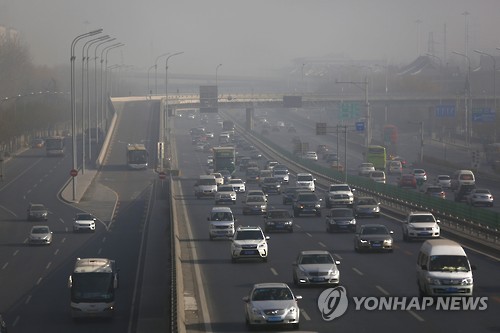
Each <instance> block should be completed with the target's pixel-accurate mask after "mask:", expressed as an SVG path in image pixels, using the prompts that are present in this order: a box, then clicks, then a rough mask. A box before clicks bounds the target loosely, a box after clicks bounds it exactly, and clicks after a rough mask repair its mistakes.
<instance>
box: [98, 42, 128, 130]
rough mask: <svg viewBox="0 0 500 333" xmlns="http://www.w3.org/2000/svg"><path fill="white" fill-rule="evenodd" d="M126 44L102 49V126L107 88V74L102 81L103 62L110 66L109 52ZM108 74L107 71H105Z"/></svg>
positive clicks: (117, 44) (116, 44)
mask: <svg viewBox="0 0 500 333" xmlns="http://www.w3.org/2000/svg"><path fill="white" fill-rule="evenodd" d="M124 45H125V44H123V43H115V44H112V45H109V46H107V47H105V48H103V49H102V51H101V121H100V124H101V126H103V123H104V113H105V110H106V109H107V108H106V109H105V108H104V93H105V91H106V90H105V89H107V87H106V85H107V76H105V77H104V84H103V83H102V81H103V80H102V73H103V63H104V65H105V66H106V67H107V66H108V52H109V50H111V49H114V48H117V47H121V46H124ZM104 53H106V56H104ZM104 70H106V68H104ZM105 74H106V73H105Z"/></svg>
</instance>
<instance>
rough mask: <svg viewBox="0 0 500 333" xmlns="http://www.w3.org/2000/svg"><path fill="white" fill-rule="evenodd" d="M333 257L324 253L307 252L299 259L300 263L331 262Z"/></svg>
mask: <svg viewBox="0 0 500 333" xmlns="http://www.w3.org/2000/svg"><path fill="white" fill-rule="evenodd" d="M331 263H333V258H332V257H331V256H329V255H326V254H307V255H303V256H302V258H301V259H300V260H299V264H300V265H313V264H331Z"/></svg>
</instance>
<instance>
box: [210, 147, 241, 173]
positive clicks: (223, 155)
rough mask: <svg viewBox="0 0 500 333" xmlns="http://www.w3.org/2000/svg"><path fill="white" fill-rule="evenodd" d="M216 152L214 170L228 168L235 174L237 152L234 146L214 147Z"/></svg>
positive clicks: (218, 170)
mask: <svg viewBox="0 0 500 333" xmlns="http://www.w3.org/2000/svg"><path fill="white" fill-rule="evenodd" d="M212 150H213V153H214V172H220V171H221V170H227V171H229V173H230V174H233V172H234V170H235V168H236V166H235V160H236V152H235V149H234V147H213V148H212Z"/></svg>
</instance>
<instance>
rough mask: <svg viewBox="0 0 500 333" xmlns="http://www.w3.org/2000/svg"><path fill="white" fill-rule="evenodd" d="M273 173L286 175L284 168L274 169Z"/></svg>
mask: <svg viewBox="0 0 500 333" xmlns="http://www.w3.org/2000/svg"><path fill="white" fill-rule="evenodd" d="M274 174H275V175H286V174H287V171H286V170H274Z"/></svg>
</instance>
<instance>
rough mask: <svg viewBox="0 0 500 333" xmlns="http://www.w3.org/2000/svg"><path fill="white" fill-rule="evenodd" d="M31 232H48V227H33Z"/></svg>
mask: <svg viewBox="0 0 500 333" xmlns="http://www.w3.org/2000/svg"><path fill="white" fill-rule="evenodd" d="M31 233H32V234H48V233H49V228H47V227H35V228H33V229H32V230H31Z"/></svg>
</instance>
